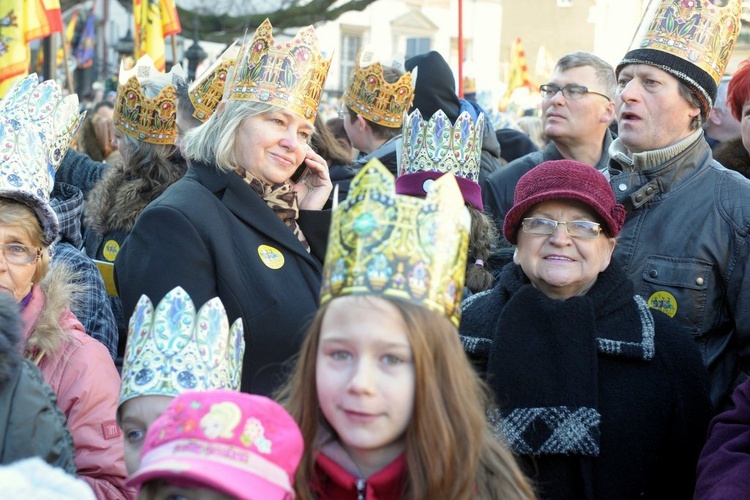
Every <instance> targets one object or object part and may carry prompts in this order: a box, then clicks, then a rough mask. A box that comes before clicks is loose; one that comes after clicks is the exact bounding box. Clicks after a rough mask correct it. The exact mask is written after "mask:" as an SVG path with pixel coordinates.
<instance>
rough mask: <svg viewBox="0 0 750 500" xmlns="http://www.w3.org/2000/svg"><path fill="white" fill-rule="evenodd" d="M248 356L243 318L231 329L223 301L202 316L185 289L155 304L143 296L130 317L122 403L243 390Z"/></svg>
mask: <svg viewBox="0 0 750 500" xmlns="http://www.w3.org/2000/svg"><path fill="white" fill-rule="evenodd" d="M244 353H245V339H244V337H243V330H242V319H238V320H237V321H235V322H234V324H233V325H232V327H231V328H230V327H229V321H228V320H227V313H226V311H225V310H224V306H223V305H222V303H221V300H220V299H219V298H218V297H215V298H213V299H211V300H209V301H208V302H206V303H205V304H204V305H203V307H201V308H200V310H199V311H198V312H197V313H196V312H195V306H194V305H193V301H192V300H191V299H190V296H189V295H188V294H187V293H186V292H185V290H183V289H182V288H181V287H177V288H174V289H172V290H171V291H170V292H169V293H167V295H165V296H164V298H163V299H162V300H161V301H160V302H159V305H158V306H157V307H156V310H154V306H153V304H152V303H151V300H149V298H148V297H146V296H145V295H141V298H140V300H139V301H138V304H137V305H136V307H135V311H134V312H133V316H132V317H131V318H130V325H129V328H128V342H127V346H126V348H125V359H124V361H123V366H122V386H121V388H120V403H119V404H122V403H124V402H125V401H127V400H129V399H132V398H135V397H138V396H151V395H159V396H176V395H178V394H180V393H182V392H184V391H187V390H210V389H233V390H239V388H240V376H241V374H242V358H243V356H244Z"/></svg>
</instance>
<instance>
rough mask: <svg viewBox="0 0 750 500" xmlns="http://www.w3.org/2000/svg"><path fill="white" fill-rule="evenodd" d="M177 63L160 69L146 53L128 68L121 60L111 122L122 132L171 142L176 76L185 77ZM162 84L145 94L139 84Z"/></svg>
mask: <svg viewBox="0 0 750 500" xmlns="http://www.w3.org/2000/svg"><path fill="white" fill-rule="evenodd" d="M185 77H186V75H185V72H184V71H183V69H182V67H181V66H180V65H179V64H178V65H176V66H173V67H172V70H171V71H170V72H169V73H162V72H161V71H159V70H158V69H156V67H155V66H154V61H153V59H151V57H150V56H149V55H148V54H146V55H144V56H143V57H141V58H140V59H138V62H137V63H136V64H135V66H133V67H132V68H131V69H129V70H127V69H125V66H124V64H122V63H121V64H120V85H119V86H118V87H117V97H116V98H115V113H114V124H115V127H117V129H118V130H120V131H121V132H123V133H125V134H127V135H129V136H130V137H133V138H135V139H138V140H139V141H144V142H148V143H151V144H174V142H175V139H176V138H177V92H176V90H175V87H174V81H175V79H176V78H185ZM147 82H148V83H151V84H154V85H155V86H157V87H161V90H160V91H159V93H158V94H157V95H156V96H155V97H147V96H146V94H145V93H144V92H143V87H142V85H143V84H145V83H147Z"/></svg>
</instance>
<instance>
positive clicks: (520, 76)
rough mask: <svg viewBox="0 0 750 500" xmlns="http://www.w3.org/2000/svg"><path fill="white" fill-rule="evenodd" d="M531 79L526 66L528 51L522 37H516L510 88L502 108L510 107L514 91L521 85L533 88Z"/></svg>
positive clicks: (503, 99) (502, 101) (509, 79)
mask: <svg viewBox="0 0 750 500" xmlns="http://www.w3.org/2000/svg"><path fill="white" fill-rule="evenodd" d="M533 86H534V85H533V84H532V83H531V80H530V79H529V70H528V68H527V67H526V53H525V52H524V50H523V45H522V44H521V39H520V38H516V39H515V40H514V41H513V45H512V46H511V49H510V73H509V75H508V88H507V89H506V91H505V95H504V96H503V98H502V99H501V100H500V106H499V107H500V110H501V111H504V110H505V109H506V108H507V107H508V103H509V102H510V98H511V96H512V94H513V91H514V90H516V89H517V88H520V87H528V88H529V89H532V88H533Z"/></svg>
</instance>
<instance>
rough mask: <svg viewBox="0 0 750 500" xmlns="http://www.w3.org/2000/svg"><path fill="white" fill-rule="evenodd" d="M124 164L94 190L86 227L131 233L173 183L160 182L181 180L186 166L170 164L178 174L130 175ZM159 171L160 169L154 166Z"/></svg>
mask: <svg viewBox="0 0 750 500" xmlns="http://www.w3.org/2000/svg"><path fill="white" fill-rule="evenodd" d="M125 168H126V167H125V165H124V164H123V163H122V162H118V163H115V164H113V165H112V166H111V167H109V168H108V169H107V170H105V172H104V174H103V175H102V178H101V179H100V180H99V181H98V182H97V183H96V185H95V186H94V187H93V188H92V189H91V191H90V192H89V195H88V199H87V200H86V201H87V203H86V208H85V210H84V214H85V222H86V226H87V227H88V228H90V229H93V230H94V231H95V232H96V233H98V234H106V233H108V232H110V231H125V232H129V231H130V230H131V229H133V226H134V225H135V220H136V219H137V218H138V215H139V214H140V213H141V211H142V210H143V209H144V208H146V205H148V204H149V203H151V202H152V201H153V200H154V199H156V198H157V197H158V196H159V195H160V194H162V193H163V192H164V190H165V189H167V187H168V186H169V184H165V183H160V182H158V181H157V179H175V180H177V179H178V178H179V177H181V176H182V175H183V174H184V173H185V169H186V167H185V165H183V164H182V163H181V162H179V163H178V164H175V163H169V167H168V168H171V169H174V170H175V171H176V172H171V173H170V172H150V171H149V172H144V173H141V174H138V173H135V174H134V173H132V172H130V173H128V172H126V170H125ZM154 168H156V167H154Z"/></svg>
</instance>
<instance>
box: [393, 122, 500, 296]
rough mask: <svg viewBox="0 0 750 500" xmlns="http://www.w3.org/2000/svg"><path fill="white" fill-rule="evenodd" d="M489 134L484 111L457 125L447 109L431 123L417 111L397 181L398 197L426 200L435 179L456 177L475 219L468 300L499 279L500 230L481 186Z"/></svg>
mask: <svg viewBox="0 0 750 500" xmlns="http://www.w3.org/2000/svg"><path fill="white" fill-rule="evenodd" d="M483 133H484V113H479V114H478V115H477V118H476V119H474V118H472V116H471V114H470V113H469V112H467V111H464V112H462V113H461V114H460V115H459V116H458V118H457V119H456V122H455V123H451V121H450V120H449V118H448V116H447V115H446V114H445V113H444V112H443V111H442V110H437V112H436V113H435V114H434V115H432V117H431V118H430V119H429V120H424V119H423V118H422V114H421V112H420V111H419V110H418V109H417V110H415V111H414V112H413V113H411V114H410V115H408V116H407V117H405V118H404V132H403V134H402V135H403V150H402V153H401V165H400V166H399V176H398V178H397V179H396V193H398V194H406V195H410V196H419V197H424V196H426V195H427V193H428V192H429V190H430V189H431V188H432V185H433V184H434V182H435V179H438V178H440V177H441V176H442V175H443V174H445V173H446V172H452V173H453V174H454V175H455V176H456V181H457V182H458V187H459V189H460V190H461V195H462V196H463V198H464V202H465V203H466V208H467V209H468V210H469V214H470V215H471V231H470V233H469V255H468V258H467V262H466V288H467V293H466V294H465V295H466V297H468V296H469V295H471V294H474V293H478V292H483V291H484V290H487V289H489V288H490V287H491V286H492V280H493V278H492V274H491V273H490V271H489V269H488V267H486V266H487V265H488V264H489V263H488V261H489V257H490V252H491V250H492V244H493V243H494V242H495V241H496V239H497V231H496V230H495V224H493V223H492V221H491V220H490V219H489V218H488V217H487V216H486V215H485V214H484V212H482V210H483V208H484V207H483V205H482V188H481V187H480V186H479V171H480V164H481V162H482V135H483ZM466 297H465V298H466Z"/></svg>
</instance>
